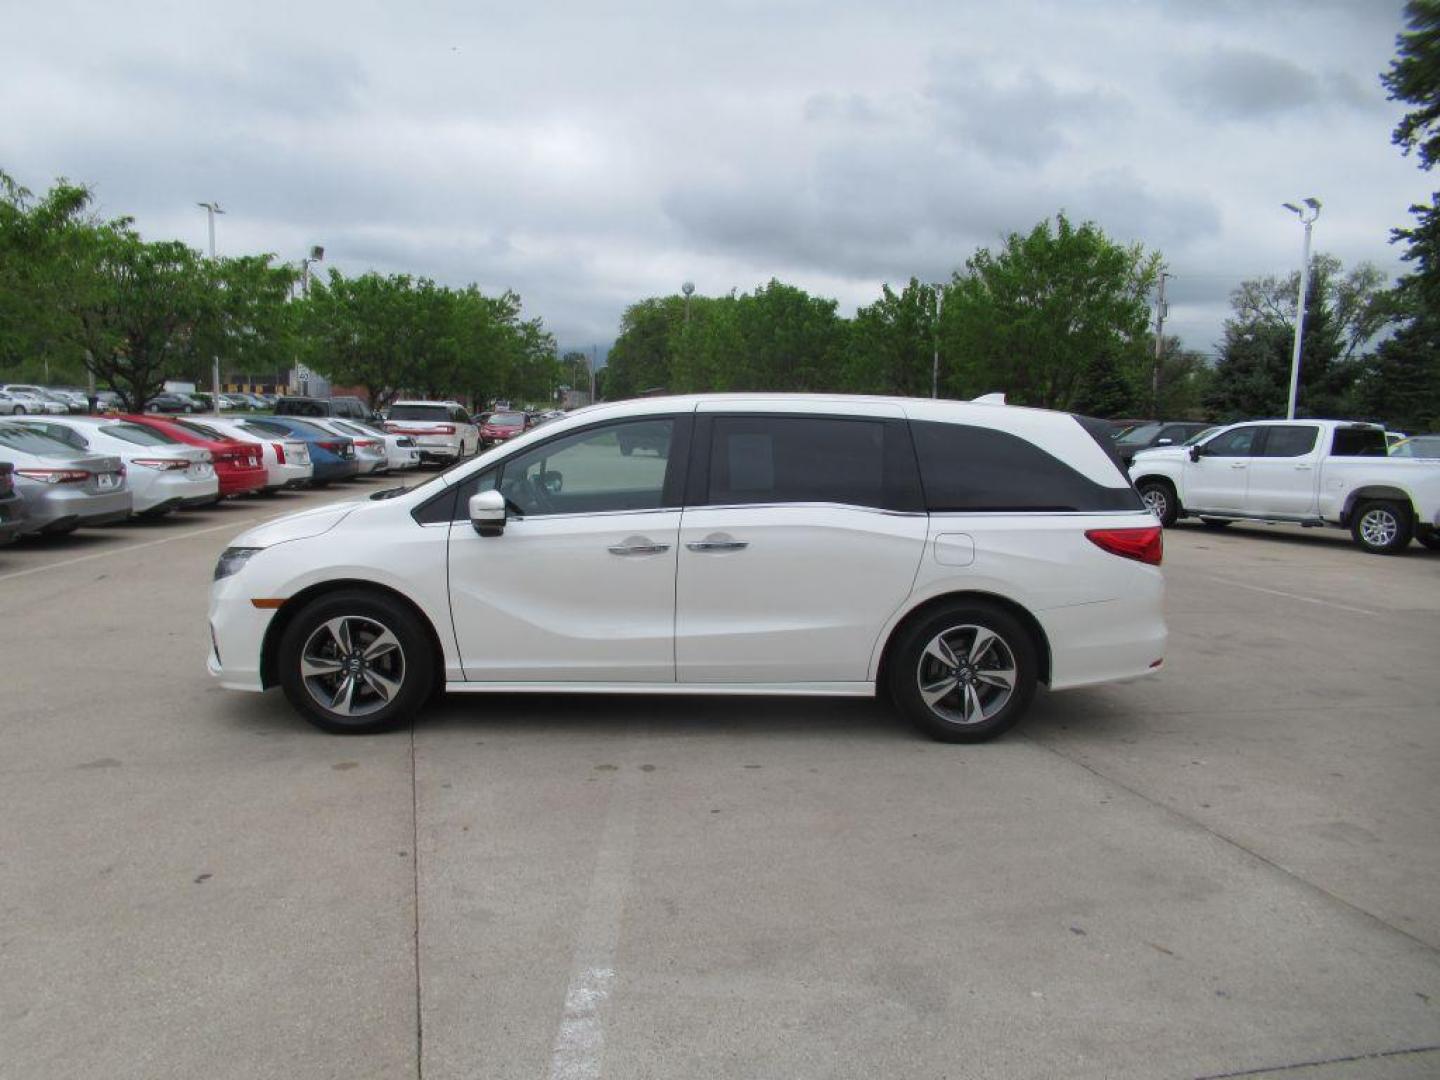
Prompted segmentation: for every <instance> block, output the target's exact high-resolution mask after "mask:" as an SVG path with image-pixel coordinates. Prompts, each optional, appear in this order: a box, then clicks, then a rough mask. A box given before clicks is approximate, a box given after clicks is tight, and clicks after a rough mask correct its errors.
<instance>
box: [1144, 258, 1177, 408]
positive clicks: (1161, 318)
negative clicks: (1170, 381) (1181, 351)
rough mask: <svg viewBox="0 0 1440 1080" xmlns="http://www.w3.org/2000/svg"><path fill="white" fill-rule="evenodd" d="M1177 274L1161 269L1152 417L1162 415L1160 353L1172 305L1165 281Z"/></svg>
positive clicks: (1157, 305) (1151, 374) (1156, 321)
mask: <svg viewBox="0 0 1440 1080" xmlns="http://www.w3.org/2000/svg"><path fill="white" fill-rule="evenodd" d="M1174 276H1175V275H1174V274H1172V273H1169V272H1168V271H1165V270H1161V271H1160V301H1159V303H1157V304H1156V305H1155V369H1154V370H1153V371H1152V372H1151V373H1150V407H1151V408H1150V417H1151V419H1154V420H1159V419H1160V418H1161V417H1160V353H1161V351H1162V350H1163V349H1164V347H1165V316H1166V315H1168V314H1170V305H1168V304H1167V303H1165V281H1166V279H1168V278H1172V277H1174Z"/></svg>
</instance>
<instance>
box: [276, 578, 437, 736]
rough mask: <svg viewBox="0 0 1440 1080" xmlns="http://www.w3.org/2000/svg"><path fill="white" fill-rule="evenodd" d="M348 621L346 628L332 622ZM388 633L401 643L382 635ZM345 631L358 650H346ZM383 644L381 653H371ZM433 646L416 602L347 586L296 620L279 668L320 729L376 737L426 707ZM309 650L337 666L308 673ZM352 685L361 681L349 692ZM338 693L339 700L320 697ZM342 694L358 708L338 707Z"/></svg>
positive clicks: (289, 692)
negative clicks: (304, 667)
mask: <svg viewBox="0 0 1440 1080" xmlns="http://www.w3.org/2000/svg"><path fill="white" fill-rule="evenodd" d="M342 623H343V624H344V625H343V629H341V630H340V631H339V633H338V634H337V632H336V631H335V630H333V629H330V628H328V627H327V624H331V626H334V625H335V624H342ZM385 631H388V632H389V634H390V635H391V636H392V637H393V638H394V644H393V645H388V646H387V645H386V644H385V643H384V642H381V641H380V639H381V637H382V636H383V633H384V632H385ZM342 637H343V638H344V639H348V644H349V646H350V648H348V649H345V648H342V645H343V644H345V642H342V640H341V639H342ZM377 642H378V643H379V646H378V649H377V651H376V652H374V653H373V654H371V655H368V656H367V655H365V653H366V650H367V648H369V647H373V646H376V644H377ZM432 650H433V646H432V645H431V642H430V638H429V635H428V634H426V632H425V629H424V627H423V626H422V625H421V623H420V620H419V618H418V617H417V616H416V615H415V614H414V612H412V611H411V610H410V608H409V607H407V606H406V605H404V604H402V603H400V602H399V601H397V600H394V599H392V598H391V597H389V596H386V595H385V594H383V593H378V592H371V591H368V590H365V589H346V590H344V591H343V592H335V593H330V594H329V595H326V596H322V597H319V598H318V599H316V600H314V601H312V602H311V603H309V604H307V605H305V607H304V609H302V610H301V611H300V613H299V614H297V615H296V616H295V618H294V619H293V620H291V622H290V625H289V626H287V627H286V628H285V633H284V634H283V635H282V636H281V638H280V646H279V651H278V653H277V654H276V670H277V671H278V673H279V676H280V685H281V687H282V688H283V689H284V691H285V696H286V697H287V698H289V700H290V704H291V705H293V706H295V708H296V709H297V710H298V711H299V712H300V713H301V715H303V716H304V717H305V718H306V719H307V720H309V721H310V722H311V723H312V724H314V725H315V726H316V727H318V728H320V729H321V730H322V731H329V732H332V733H334V734H337V735H368V734H373V733H375V732H379V731H393V730H394V729H395V728H398V727H403V726H404V725H405V724H407V723H408V722H409V721H410V720H412V719H413V718H414V716H415V715H416V714H417V713H418V712H419V711H420V709H421V707H422V706H423V705H424V704H425V701H426V700H427V699H428V698H429V696H430V693H431V691H432V690H433V689H434V671H435V666H434V665H435V658H434V655H433V652H432ZM303 655H308V656H310V657H312V658H313V659H315V660H318V661H319V662H320V663H322V664H324V665H327V666H328V665H330V664H334V665H335V669H334V670H333V671H326V672H317V673H315V674H312V675H311V676H310V677H308V678H307V677H306V675H305V674H304V673H303V672H302V671H301V657H302V656H303ZM357 674H358V675H359V676H360V677H359V679H358V680H357V679H356V678H355V676H356V675H357ZM390 684H394V686H393V687H391V688H390V689H389V690H388V691H387V690H385V689H384V688H385V687H386V686H389V685H390ZM347 685H348V686H351V687H354V690H353V691H351V692H350V693H348V694H347V693H346V687H347ZM331 693H334V695H335V696H334V699H333V702H332V703H329V704H327V703H326V702H322V701H321V700H320V695H324V696H326V697H329V695H330V694H331ZM342 696H344V702H345V704H348V706H350V707H351V708H352V710H353V711H351V712H346V711H345V708H344V706H343V705H342V706H341V707H336V705H335V704H334V703H335V702H340V701H341V698H342Z"/></svg>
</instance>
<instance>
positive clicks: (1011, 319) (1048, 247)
mask: <svg viewBox="0 0 1440 1080" xmlns="http://www.w3.org/2000/svg"><path fill="white" fill-rule="evenodd" d="M1159 267H1160V256H1159V255H1158V254H1153V253H1151V254H1147V253H1146V252H1145V251H1144V249H1143V248H1142V247H1140V245H1138V244H1137V245H1131V246H1128V247H1127V246H1124V245H1121V244H1118V243H1116V242H1115V241H1113V240H1111V239H1110V238H1109V237H1107V236H1106V235H1105V234H1104V232H1102V231H1101V230H1100V229H1099V228H1098V227H1097V226H1096V225H1094V224H1091V223H1089V222H1087V223H1085V224H1083V225H1080V226H1079V227H1076V226H1074V225H1072V224H1071V223H1070V221H1069V219H1068V218H1067V217H1066V216H1065V215H1064V214H1063V213H1061V214H1058V215H1056V218H1055V223H1054V226H1053V227H1052V225H1051V223H1050V222H1049V221H1048V220H1047V221H1043V222H1041V223H1040V224H1038V225H1036V226H1035V228H1033V229H1032V230H1031V231H1030V232H1029V233H1027V234H1024V235H1021V234H1019V233H1012V234H1010V236H1008V237H1007V238H1006V240H1005V242H1004V244H1003V245H1002V246H1001V248H1000V250H999V251H998V252H992V251H989V250H988V249H985V248H982V249H980V250H979V251H977V252H976V253H975V254H974V255H973V256H972V257H971V258H970V259H969V260H967V262H966V264H965V270H964V271H963V272H961V273H957V274H956V275H955V279H954V282H953V284H952V285H951V286H950V288H949V289H948V290H947V291H946V296H945V304H944V307H943V309H942V311H941V314H940V335H941V350H940V355H941V371H942V375H943V378H944V389H945V392H946V393H947V394H949V395H950V396H954V397H962V398H968V397H975V396H976V395H978V394H982V393H988V392H991V391H997V390H998V391H1004V392H1005V393H1006V394H1007V396H1008V399H1009V400H1010V401H1011V402H1014V403H1016V404H1022V405H1037V406H1041V407H1045V408H1054V409H1094V410H1097V411H1126V410H1128V408H1129V407H1131V404H1132V402H1133V401H1134V400H1136V399H1137V398H1138V397H1139V395H1140V394H1141V390H1142V387H1144V386H1146V374H1147V372H1148V371H1149V364H1148V363H1147V356H1148V352H1149V345H1150V337H1149V333H1148V325H1149V319H1150V308H1149V302H1148V295H1149V293H1150V291H1151V289H1152V288H1153V286H1154V284H1155V281H1156V278H1157V275H1158V273H1159Z"/></svg>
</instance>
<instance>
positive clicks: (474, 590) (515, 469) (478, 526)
mask: <svg viewBox="0 0 1440 1080" xmlns="http://www.w3.org/2000/svg"><path fill="white" fill-rule="evenodd" d="M641 447H643V448H644V452H638V453H637V452H635V451H636V449H637V448H641ZM627 450H628V452H627ZM1160 558H1161V532H1160V528H1159V524H1158V522H1157V521H1156V520H1155V518H1154V517H1153V516H1152V515H1151V514H1150V513H1149V512H1148V511H1147V510H1146V509H1145V507H1144V505H1143V504H1142V503H1141V501H1140V498H1139V496H1138V495H1137V494H1136V493H1135V489H1134V488H1133V487H1132V486H1131V484H1130V483H1129V481H1128V480H1127V479H1126V477H1125V474H1124V473H1123V472H1122V471H1121V468H1120V465H1119V463H1118V461H1117V459H1116V457H1115V455H1114V451H1113V448H1112V447H1111V446H1110V445H1109V440H1108V438H1107V437H1106V435H1105V433H1104V426H1103V425H1102V424H1099V423H1098V422H1093V421H1087V420H1083V419H1080V418H1077V417H1074V416H1070V415H1068V414H1065V413H1058V412H1048V411H1042V410H1037V409H1023V408H1013V407H1010V406H1006V405H1003V404H992V403H977V402H951V401H928V400H912V399H901V398H861V397H844V396H810V395H768V394H763V395H762V394H748V395H747V394H736V395H702V396H692V397H672V398H647V399H642V400H635V401H624V402H618V403H614V404H606V405H598V406H593V407H591V408H587V409H582V410H579V411H576V412H573V413H571V414H569V415H568V416H566V417H565V418H564V419H562V420H557V421H555V422H554V423H551V424H547V425H545V426H543V427H540V428H536V429H534V430H532V431H529V432H527V433H525V434H524V435H520V436H517V437H516V438H515V439H513V440H511V441H508V442H506V443H504V444H502V445H501V446H498V447H496V448H494V449H492V450H490V451H488V452H486V453H484V454H481V455H480V456H479V457H477V458H474V459H472V460H469V461H463V462H461V463H460V464H458V465H456V466H454V467H453V468H451V469H448V470H446V471H444V472H441V473H437V474H435V475H434V476H432V477H431V478H429V479H428V480H427V481H425V482H424V483H420V484H417V485H414V486H411V487H408V488H406V487H397V488H392V489H390V490H387V491H380V492H377V493H375V494H374V495H372V496H371V497H370V499H369V500H362V501H360V502H347V503H341V504H336V505H332V506H322V507H317V508H314V509H310V510H305V511H301V512H299V513H296V514H292V515H289V516H287V517H282V518H279V519H277V520H275V521H272V522H269V523H267V524H264V525H261V526H259V527H258V528H255V529H252V530H251V531H249V532H248V533H246V534H244V535H242V536H241V537H239V538H238V539H237V540H236V541H235V543H234V545H233V546H232V547H230V548H228V549H226V551H225V552H224V554H223V555H222V556H221V558H220V561H219V564H218V565H217V566H216V568H215V581H214V585H213V587H212V590H211V601H210V629H211V635H212V645H213V648H212V651H211V654H210V660H209V666H210V670H211V672H212V673H213V674H214V675H216V676H218V678H219V679H220V682H221V684H222V685H224V686H226V687H230V688H234V689H244V690H265V689H269V688H271V687H276V686H278V687H280V688H282V689H283V691H284V693H285V694H286V696H287V697H288V698H289V700H290V701H291V702H292V703H293V704H294V705H295V707H296V708H297V709H299V711H300V712H301V713H303V714H304V715H305V716H306V717H308V718H309V719H310V720H311V721H312V722H313V723H315V724H316V725H318V726H319V727H321V728H324V729H325V730H327V731H334V732H366V731H378V730H382V729H386V728H393V727H396V726H398V725H401V724H404V723H406V722H408V721H410V720H411V718H412V717H413V716H414V715H415V714H416V713H417V712H418V711H419V710H420V709H421V707H422V706H423V705H424V703H425V702H426V701H427V700H428V699H429V698H430V697H431V695H432V692H433V691H435V690H436V689H438V688H440V687H443V688H444V689H446V690H449V691H452V692H463V693H489V692H516V691H546V692H573V693H587V694H588V693H615V692H622V693H645V694H676V693H684V694H695V693H707V694H732V695H741V694H792V695H801V694H804V695H848V696H866V695H873V694H875V693H876V692H877V691H879V690H885V691H888V694H889V696H890V698H891V699H892V700H893V701H894V702H895V704H896V705H897V706H898V707H899V708H900V709H901V710H902V711H903V712H904V713H905V714H906V715H907V716H909V717H910V718H911V719H912V720H913V721H914V722H915V723H916V724H917V725H918V726H919V727H920V728H921V729H923V730H924V731H925V732H927V733H929V734H930V735H932V736H934V737H935V738H938V739H942V740H946V741H956V742H968V741H977V740H981V739H986V738H990V737H992V736H994V735H997V734H999V733H1000V732H1002V731H1004V730H1006V729H1007V728H1009V727H1010V726H1011V725H1012V724H1014V723H1015V721H1016V720H1018V719H1019V718H1020V716H1021V715H1022V714H1023V713H1024V712H1025V710H1026V707H1027V706H1028V705H1029V703H1030V700H1031V697H1032V696H1033V694H1034V693H1035V689H1036V687H1037V685H1039V684H1042V683H1043V684H1045V685H1047V686H1049V687H1050V688H1051V689H1053V690H1061V689H1066V688H1069V687H1076V686H1085V685H1088V684H1092V683H1101V682H1109V681H1114V680H1123V679H1131V678H1134V677H1137V676H1142V675H1145V674H1147V673H1150V672H1153V671H1155V670H1156V669H1157V668H1158V667H1159V666H1160V665H1161V663H1162V660H1163V658H1164V655H1165V636H1166V635H1165V624H1164V620H1163V618H1162V614H1161V600H1162V592H1163V582H1162V578H1161V573H1160V569H1159V564H1160Z"/></svg>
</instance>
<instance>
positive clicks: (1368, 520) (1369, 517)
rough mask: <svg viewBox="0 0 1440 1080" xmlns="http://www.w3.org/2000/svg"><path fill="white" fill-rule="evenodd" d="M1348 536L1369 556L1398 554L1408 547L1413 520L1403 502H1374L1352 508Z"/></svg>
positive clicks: (1411, 534) (1413, 528) (1385, 500)
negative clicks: (1353, 509)
mask: <svg viewBox="0 0 1440 1080" xmlns="http://www.w3.org/2000/svg"><path fill="white" fill-rule="evenodd" d="M1350 535H1351V536H1352V537H1353V538H1354V540H1355V543H1357V544H1359V545H1360V546H1361V547H1362V548H1364V549H1365V550H1366V551H1368V552H1370V553H1371V554H1372V555H1398V554H1400V552H1402V551H1404V550H1405V549H1406V548H1407V547H1408V546H1409V545H1410V537H1412V536H1413V535H1415V521H1414V519H1413V518H1412V517H1411V515H1410V508H1409V507H1408V506H1405V505H1404V504H1403V503H1398V502H1392V501H1391V500H1389V499H1373V500H1371V501H1369V502H1363V503H1361V504H1360V505H1359V506H1357V507H1355V511H1354V513H1353V514H1351V515H1350Z"/></svg>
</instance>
